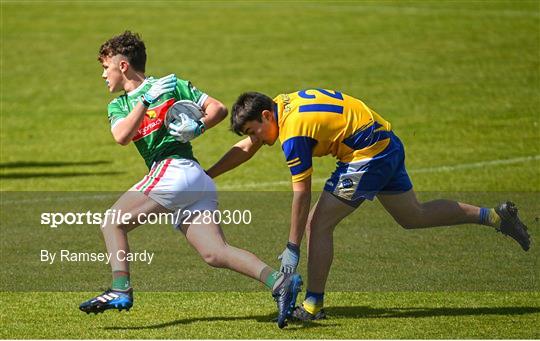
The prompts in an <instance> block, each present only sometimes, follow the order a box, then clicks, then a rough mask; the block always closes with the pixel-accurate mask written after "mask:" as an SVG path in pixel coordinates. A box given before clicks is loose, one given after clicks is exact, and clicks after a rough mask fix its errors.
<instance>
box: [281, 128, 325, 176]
mask: <svg viewBox="0 0 540 341" xmlns="http://www.w3.org/2000/svg"><path fill="white" fill-rule="evenodd" d="M316 144H317V140H315V139H314V138H311V137H308V136H295V137H291V138H289V139H287V140H286V141H285V142H283V144H282V149H283V153H284V154H285V159H286V161H287V166H288V167H289V169H290V171H291V175H292V181H293V182H299V181H302V180H304V179H306V178H307V177H309V176H310V175H311V173H313V168H312V160H311V159H312V157H313V147H315V145H316Z"/></svg>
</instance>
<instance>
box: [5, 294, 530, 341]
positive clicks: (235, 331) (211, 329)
mask: <svg viewBox="0 0 540 341" xmlns="http://www.w3.org/2000/svg"><path fill="white" fill-rule="evenodd" d="M88 294H89V293H30V294H27V295H24V296H19V297H14V295H11V294H5V293H2V294H1V296H0V297H2V301H3V302H4V304H5V305H6V308H5V310H3V311H2V321H4V323H6V324H8V325H9V326H10V327H9V328H8V329H5V328H2V331H1V332H0V337H2V338H38V339H39V338H46V339H48V338H68V339H79V338H98V339H104V338H105V339H107V338H112V339H124V338H130V339H147V338H148V339H160V338H171V339H189V338H197V339H200V338H203V339H260V338H262V339H289V338H291V339H297V338H301V339H319V338H332V339H336V338H337V339H379V338H384V339H413V338H414V339H439V338H442V339H451V338H462V339H473V338H485V339H499V338H500V339H514V338H517V339H536V338H538V337H539V336H540V334H539V332H538V330H537V328H535V327H534V326H535V325H537V324H538V321H539V318H540V304H539V298H540V297H539V296H538V293H534V294H523V293H501V292H483V293H467V294H465V293H392V292H388V293H358V292H355V293H353V292H332V293H330V294H329V295H328V298H329V299H330V300H332V302H333V304H332V305H331V306H330V307H328V308H327V311H328V313H329V314H330V315H331V316H332V317H331V318H330V319H327V320H324V321H317V322H311V323H304V324H298V323H295V324H290V325H289V327H287V328H285V329H283V330H279V329H278V328H277V327H276V325H275V323H273V322H271V320H272V318H273V317H274V315H275V314H274V307H273V306H272V305H271V304H270V302H269V300H268V296H269V294H266V293H264V294H263V293H140V294H138V295H136V300H137V305H136V306H135V307H134V308H133V309H132V310H131V311H130V312H128V313H125V312H122V313H118V312H112V311H108V312H105V313H103V314H100V315H97V316H94V315H93V314H92V315H91V316H86V314H83V313H80V314H77V313H76V312H74V308H76V307H75V306H74V304H73V303H74V302H77V301H79V300H82V299H84V298H86V296H88ZM36 302H40V304H39V305H36V304H35V303H36ZM29 306H32V307H33V308H32V309H30V310H27V307H29ZM21 310H25V311H26V313H25V314H20V311H21ZM36 321H39V328H36ZM66 326H69V327H66Z"/></svg>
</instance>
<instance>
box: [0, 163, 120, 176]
mask: <svg viewBox="0 0 540 341" xmlns="http://www.w3.org/2000/svg"><path fill="white" fill-rule="evenodd" d="M111 163H112V162H111V161H104V160H97V161H16V162H4V163H0V169H2V170H15V171H11V172H6V173H1V174H0V179H29V178H66V177H78V176H89V175H117V174H122V173H123V172H95V171H94V172H90V171H85V172H76V171H69V172H54V173H52V172H36V171H31V172H28V171H20V170H19V169H23V168H31V169H32V168H58V167H85V166H100V165H107V164H111Z"/></svg>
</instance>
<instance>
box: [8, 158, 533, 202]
mask: <svg viewBox="0 0 540 341" xmlns="http://www.w3.org/2000/svg"><path fill="white" fill-rule="evenodd" d="M537 160H540V155H534V156H525V157H517V158H513V159H499V160H490V161H482V162H473V163H462V164H458V165H452V166H438V167H428V168H417V169H411V170H409V171H408V172H409V173H411V174H416V173H440V172H450V171H455V170H462V169H474V168H482V167H490V166H500V165H510V164H515V163H521V162H530V161H537ZM325 181H326V178H314V179H313V180H312V182H313V183H317V184H318V183H324V182H325ZM290 183H291V181H290V180H286V181H285V180H282V181H269V182H250V183H244V184H235V185H224V186H218V190H219V191H234V190H240V189H250V190H252V189H257V188H259V189H260V188H268V187H276V186H287V185H290ZM44 193H47V192H44ZM119 196H120V193H111V194H99V195H96V194H94V195H73V196H71V195H68V196H56V197H51V198H39V199H22V200H2V205H4V204H25V203H36V202H46V201H48V202H55V201H65V200H78V199H85V200H88V199H109V198H118V197H119Z"/></svg>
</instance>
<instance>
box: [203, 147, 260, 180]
mask: <svg viewBox="0 0 540 341" xmlns="http://www.w3.org/2000/svg"><path fill="white" fill-rule="evenodd" d="M261 146H262V142H261V141H259V140H257V139H255V138H254V137H246V138H245V139H243V140H241V141H240V142H238V143H237V144H235V145H234V146H233V147H232V148H231V149H230V150H229V151H228V152H227V153H226V154H225V155H223V157H222V158H221V159H220V160H219V161H218V162H216V164H214V165H213V166H212V167H210V168H209V169H208V170H207V171H206V173H207V174H208V175H209V176H210V177H211V178H215V177H217V176H218V175H221V174H223V173H225V172H228V171H230V170H231V169H233V168H236V167H238V166H239V165H241V164H242V163H244V162H246V161H247V160H249V159H251V157H252V156H253V155H255V153H256V152H257V151H258V150H259V148H261Z"/></svg>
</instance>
